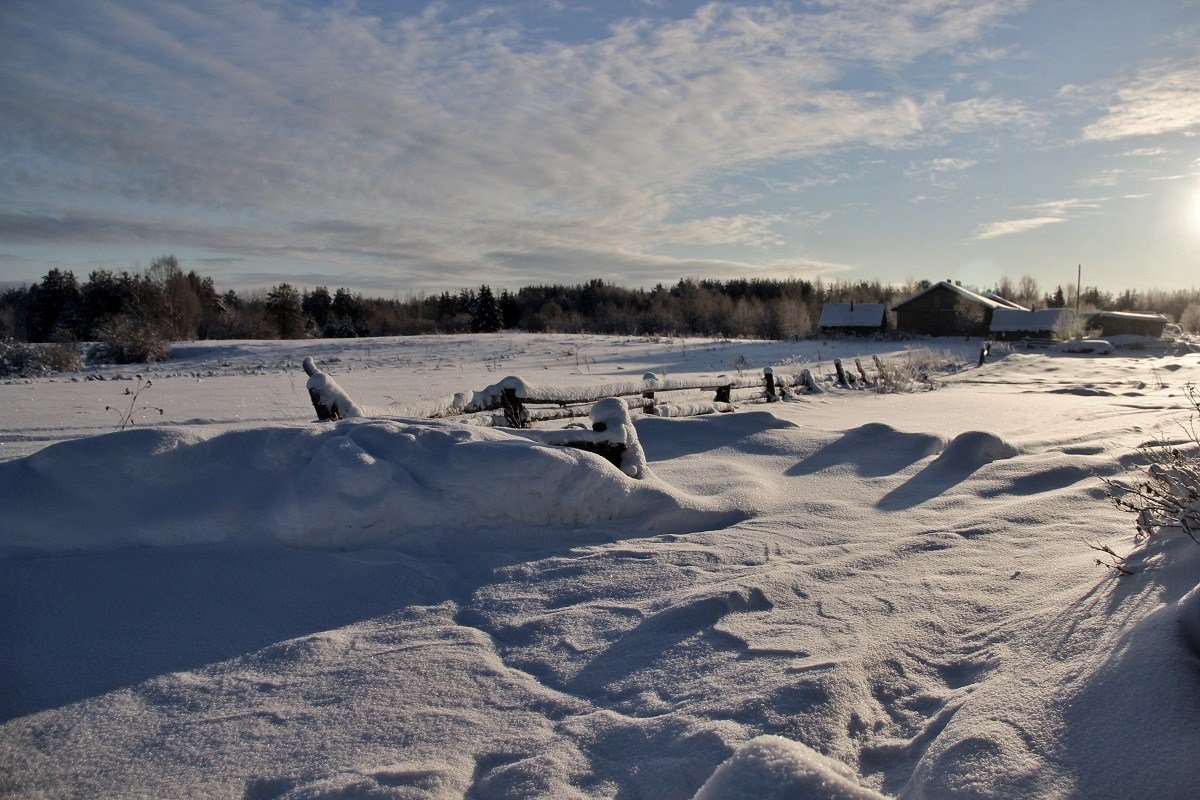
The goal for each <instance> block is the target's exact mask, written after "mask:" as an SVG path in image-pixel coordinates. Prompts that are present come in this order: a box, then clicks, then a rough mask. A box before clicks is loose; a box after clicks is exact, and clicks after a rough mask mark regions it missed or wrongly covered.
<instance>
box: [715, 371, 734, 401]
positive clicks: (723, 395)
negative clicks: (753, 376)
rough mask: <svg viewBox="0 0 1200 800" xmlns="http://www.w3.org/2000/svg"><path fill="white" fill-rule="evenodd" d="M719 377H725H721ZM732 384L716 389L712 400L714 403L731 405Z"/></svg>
mask: <svg viewBox="0 0 1200 800" xmlns="http://www.w3.org/2000/svg"><path fill="white" fill-rule="evenodd" d="M721 377H725V376H724V375H722V376H721ZM732 392H733V384H732V383H727V384H725V385H724V386H718V387H717V396H716V397H714V398H713V402H714V403H732V402H733V399H732Z"/></svg>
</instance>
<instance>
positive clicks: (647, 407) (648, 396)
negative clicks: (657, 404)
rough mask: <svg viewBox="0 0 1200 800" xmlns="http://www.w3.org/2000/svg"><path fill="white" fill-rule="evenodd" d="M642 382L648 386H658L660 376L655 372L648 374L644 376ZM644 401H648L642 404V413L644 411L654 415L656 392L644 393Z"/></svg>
mask: <svg viewBox="0 0 1200 800" xmlns="http://www.w3.org/2000/svg"><path fill="white" fill-rule="evenodd" d="M642 380H643V381H645V382H646V383H648V384H654V385H658V376H657V375H655V374H654V373H653V372H647V373H646V374H645V375H643V376H642ZM642 399H643V400H645V401H646V402H644V403H642V411H644V412H645V413H647V414H653V413H654V390H653V389H651V390H649V391H646V392H642Z"/></svg>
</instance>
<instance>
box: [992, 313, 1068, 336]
mask: <svg viewBox="0 0 1200 800" xmlns="http://www.w3.org/2000/svg"><path fill="white" fill-rule="evenodd" d="M1074 323H1075V311H1074V309H1070V308H1044V309H1042V310H1041V311H1026V310H1024V309H1016V308H997V309H996V310H995V311H993V312H992V336H993V337H995V338H996V339H1000V340H1004V339H1054V338H1057V336H1058V335H1059V334H1060V333H1061V332H1062V331H1064V330H1069V329H1070V328H1071V327H1072V326H1073V325H1074Z"/></svg>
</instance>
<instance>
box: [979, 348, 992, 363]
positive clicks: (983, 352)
mask: <svg viewBox="0 0 1200 800" xmlns="http://www.w3.org/2000/svg"><path fill="white" fill-rule="evenodd" d="M991 352H992V343H991V342H984V343H983V347H981V348H979V366H981V367H982V366H983V362H984V361H986V360H987V357H988V355H989V354H990V353H991Z"/></svg>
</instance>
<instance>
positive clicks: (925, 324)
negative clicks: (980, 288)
mask: <svg viewBox="0 0 1200 800" xmlns="http://www.w3.org/2000/svg"><path fill="white" fill-rule="evenodd" d="M1014 305H1015V304H1013V303H1010V302H1008V301H1007V300H1006V301H1004V302H1000V301H999V300H994V299H992V298H991V297H986V296H985V295H982V294H980V293H979V292H974V291H971V290H970V289H967V288H965V287H963V286H962V285H961V284H958V283H953V282H951V281H938V282H937V283H935V284H933V285H932V286H930V287H929V288H928V289H925V290H924V291H922V292H918V293H917V294H914V295H913V296H912V297H909V298H907V299H905V300H902V301H900V302H899V303H897V304H896V305H895V306H893V307H892V311H894V312H896V329H897V330H901V331H907V332H908V333H917V334H927V335H929V336H987V335H988V333H989V331H990V330H991V326H992V314H993V312H995V310H996V309H997V308H1009V309H1011V308H1012V307H1013V306H1014Z"/></svg>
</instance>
